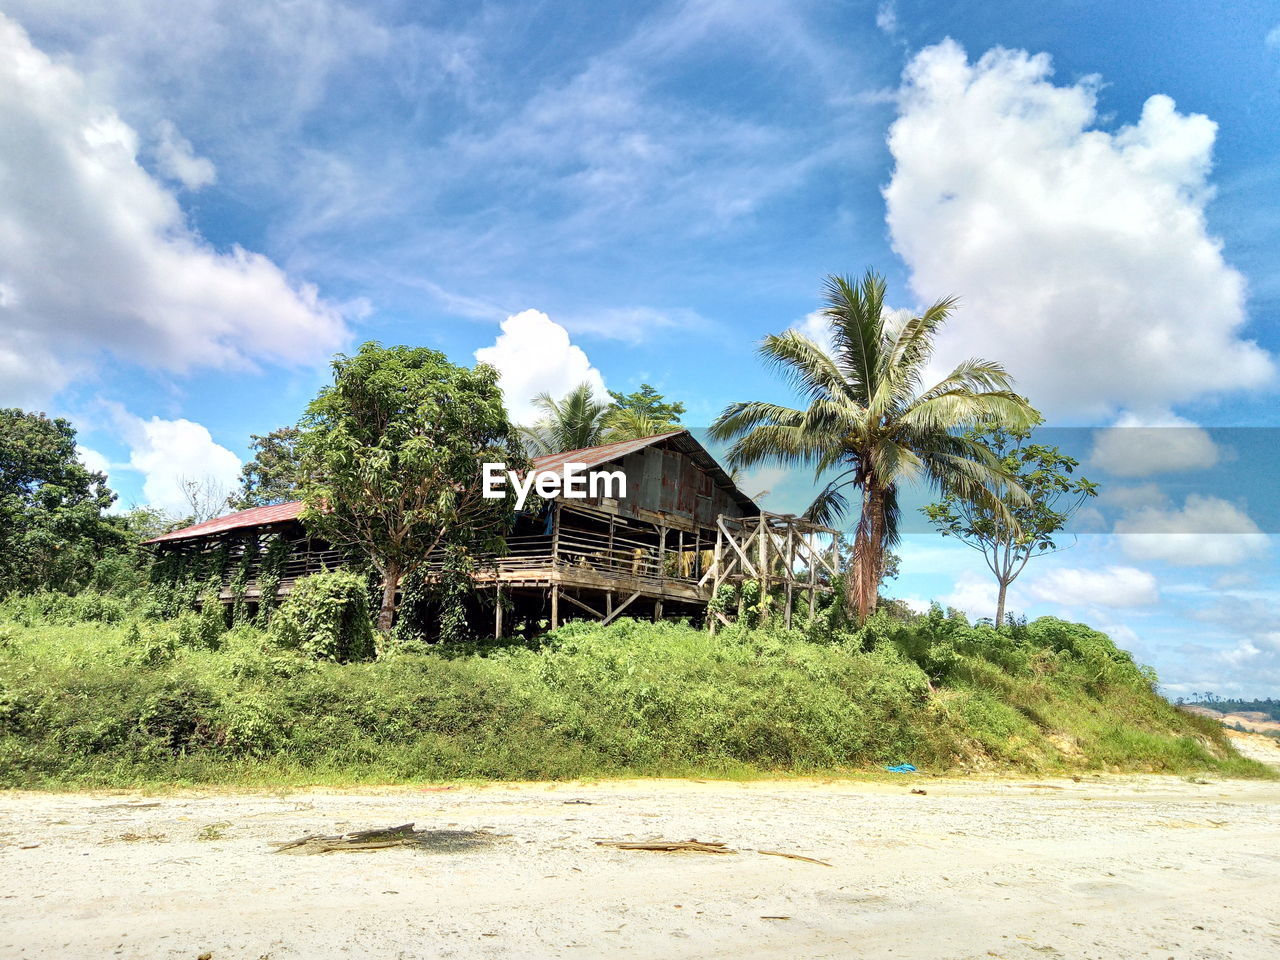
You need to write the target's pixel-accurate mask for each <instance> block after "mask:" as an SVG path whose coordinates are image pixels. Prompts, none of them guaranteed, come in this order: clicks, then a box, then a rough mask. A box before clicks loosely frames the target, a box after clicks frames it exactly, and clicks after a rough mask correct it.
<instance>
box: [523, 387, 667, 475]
mask: <svg viewBox="0 0 1280 960" xmlns="http://www.w3.org/2000/svg"><path fill="white" fill-rule="evenodd" d="M609 396H610V398H611V402H606V401H604V400H601V399H600V398H598V397H597V396H596V395H595V392H594V390H593V388H592V386H591V384H590V383H580V384H578V385H577V386H576V387H574V388H573V389H572V390H570V391H569V392H568V393H566V394H565V395H564V396H563V397H560V398H559V399H557V398H555V397H553V396H551V394H549V393H541V394H539V395H538V396H536V397H534V399H533V404H534V406H535V407H537V409H538V412H539V414H540V416H539V418H538V422H537V423H535V424H534V425H533V426H532V427H525V428H523V429H522V430H521V436H522V437H523V439H524V443H525V446H526V447H527V448H528V450H529V452H530V454H531V455H533V456H535V457H541V456H545V455H546V454H549V453H560V452H562V451H564V450H581V449H582V448H584V447H594V446H598V445H599V444H602V443H614V442H616V441H619V440H638V439H640V438H641V437H653V436H656V435H658V434H660V433H667V432H669V431H672V430H678V429H679V428H680V417H681V415H683V414H684V404H683V403H669V402H667V399H666V397H664V396H663V395H662V394H661V393H659V392H658V391H657V390H655V389H654V388H653V387H652V386H650V385H649V384H647V383H643V384H641V385H640V389H639V390H637V391H635V392H634V393H629V394H624V393H619V392H617V391H616V390H610V391H609Z"/></svg>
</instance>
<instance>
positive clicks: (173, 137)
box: [155, 120, 218, 190]
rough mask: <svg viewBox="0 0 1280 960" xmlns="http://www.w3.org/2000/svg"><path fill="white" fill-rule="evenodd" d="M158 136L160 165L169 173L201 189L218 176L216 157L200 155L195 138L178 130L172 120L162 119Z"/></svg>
mask: <svg viewBox="0 0 1280 960" xmlns="http://www.w3.org/2000/svg"><path fill="white" fill-rule="evenodd" d="M156 136H157V142H156V146H155V154H156V166H158V167H159V168H160V172H161V173H163V174H164V175H165V176H166V177H169V178H170V179H173V180H177V181H178V182H179V183H181V184H182V185H183V186H184V187H186V188H187V189H188V190H199V189H200V188H201V187H207V186H208V185H209V184H211V183H213V182H214V181H215V180H217V179H218V173H217V170H216V169H215V168H214V166H213V161H212V160H209V159H208V158H207V157H201V156H197V155H196V151H195V148H194V147H193V146H191V141H190V140H188V139H187V138H186V137H184V136H182V134H180V133H178V128H177V127H175V126H174V125H173V123H172V121H169V120H162V121H160V123H159V124H158V125H157V128H156Z"/></svg>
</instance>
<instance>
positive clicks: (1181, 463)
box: [1089, 411, 1219, 477]
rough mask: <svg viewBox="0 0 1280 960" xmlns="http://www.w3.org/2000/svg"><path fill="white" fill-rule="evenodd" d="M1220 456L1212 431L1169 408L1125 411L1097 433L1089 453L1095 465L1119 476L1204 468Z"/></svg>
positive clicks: (1138, 475)
mask: <svg viewBox="0 0 1280 960" xmlns="http://www.w3.org/2000/svg"><path fill="white" fill-rule="evenodd" d="M1218 458H1219V452H1218V448H1217V446H1216V445H1215V444H1214V442H1213V438H1212V437H1210V436H1209V433H1208V431H1206V430H1205V429H1204V428H1203V427H1199V426H1196V424H1194V423H1192V422H1191V421H1190V420H1186V419H1184V418H1182V417H1179V416H1176V415H1174V414H1172V413H1170V412H1168V411H1159V412H1156V413H1154V414H1149V415H1147V416H1139V415H1138V414H1134V413H1125V414H1124V415H1122V416H1121V417H1120V418H1119V419H1118V420H1116V422H1115V423H1114V424H1113V425H1112V426H1111V427H1108V428H1105V429H1102V430H1098V431H1096V432H1095V433H1094V435H1093V452H1092V453H1091V454H1090V455H1089V460H1090V462H1091V463H1092V464H1094V465H1095V466H1098V467H1100V468H1102V469H1103V470H1106V471H1107V472H1108V473H1111V474H1114V475H1115V476H1117V477H1149V476H1151V475H1152V474H1156V473H1176V472H1179V471H1182V470H1201V469H1205V468H1207V467H1212V466H1213V465H1214V464H1216V463H1217V462H1218Z"/></svg>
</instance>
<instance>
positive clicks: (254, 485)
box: [227, 427, 302, 510]
mask: <svg viewBox="0 0 1280 960" xmlns="http://www.w3.org/2000/svg"><path fill="white" fill-rule="evenodd" d="M300 435H301V431H300V430H299V429H298V428H297V427H280V428H279V429H276V430H272V431H271V432H270V433H267V434H261V435H260V434H256V433H255V434H251V435H250V443H249V445H250V446H251V447H252V448H253V459H251V460H250V461H249V462H248V463H246V464H245V465H244V466H243V467H242V468H241V470H240V489H239V490H238V491H236V492H235V493H233V494H232V495H231V496H230V497H228V498H227V504H228V506H230V507H231V509H233V510H248V509H250V508H251V507H269V506H272V505H274V504H277V503H288V502H289V501H290V500H297V499H298V485H299V480H300V474H301V469H302V465H301V462H300V458H299V454H298V437H299V436H300Z"/></svg>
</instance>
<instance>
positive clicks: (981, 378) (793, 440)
mask: <svg viewBox="0 0 1280 960" xmlns="http://www.w3.org/2000/svg"><path fill="white" fill-rule="evenodd" d="M884 297H885V281H884V278H883V277H881V276H878V275H877V274H875V273H873V272H871V271H868V272H867V274H866V275H865V276H864V277H863V278H862V279H861V280H860V281H854V280H852V279H851V278H848V277H836V276H831V277H828V278H827V281H826V294H825V297H824V302H825V305H824V308H823V310H822V315H823V317H824V318H825V319H826V320H827V324H828V327H827V329H828V333H829V335H830V340H831V342H830V349H828V348H827V347H826V346H824V345H820V344H818V343H815V342H814V341H813V340H811V339H809V338H808V337H806V336H805V335H804V334H802V333H799V332H797V331H795V330H788V331H787V332H785V333H781V334H776V335H772V336H768V337H765V338H764V340H763V341H762V343H761V344H760V355H761V357H762V358H763V359H764V360H765V362H766V363H768V364H769V365H770V366H771V367H773V368H775V369H777V370H778V371H779V372H780V373H782V374H783V375H784V376H785V377H786V378H787V379H788V380H789V381H790V383H791V384H792V386H794V387H795V388H796V390H797V391H798V392H799V393H800V394H801V395H802V397H803V398H804V400H805V401H807V403H808V406H807V407H806V408H805V409H803V410H801V409H793V408H791V407H784V406H779V405H778V404H774V403H761V402H745V403H734V404H730V405H729V406H728V407H726V408H725V410H724V412H722V413H721V414H720V416H719V417H718V418H717V419H716V421H715V423H713V424H712V425H711V436H712V438H713V439H716V440H723V441H730V440H731V441H733V446H731V447H730V448H729V464H730V465H731V466H734V467H747V466H754V465H757V464H765V463H776V464H789V465H795V466H805V467H811V468H813V470H814V472H815V475H816V476H817V477H820V478H821V477H823V476H824V475H825V476H826V477H828V478H830V479H829V482H828V483H827V486H826V487H825V489H824V490H823V491H822V492H821V493H819V494H818V497H817V499H815V500H814V502H813V504H812V505H811V506H810V507H809V510H808V515H809V516H810V517H811V518H812V519H814V520H817V521H819V522H822V523H835V522H836V521H837V520H838V519H839V518H841V517H843V515H844V514H845V512H846V511H847V510H848V509H849V507H850V504H849V500H848V495H849V492H850V491H851V490H852V491H856V492H857V493H858V494H859V497H860V499H861V505H860V508H859V512H860V517H859V520H858V524H857V528H856V530H855V532H854V541H853V554H852V566H851V568H850V570H849V571H848V575H847V576H846V578H845V581H846V589H847V601H846V603H847V606H848V610H849V613H850V615H851V616H852V615H855V614H856V616H857V618H858V622H859V623H862V622H864V621H865V620H866V619H867V617H868V616H869V615H870V614H871V613H872V612H873V611H874V610H875V608H876V600H877V596H878V593H879V588H880V581H881V579H882V577H883V576H884V563H885V554H886V553H888V552H889V551H890V550H892V548H893V547H894V546H895V545H896V544H897V542H898V517H899V510H898V490H899V488H900V487H901V486H903V485H904V484H909V483H912V482H922V483H925V484H928V485H929V486H931V487H932V488H934V489H938V490H941V491H942V492H943V493H944V494H946V495H954V496H956V497H958V498H960V499H962V500H964V501H967V502H973V503H978V504H982V505H984V506H985V507H986V508H988V509H991V510H993V511H996V512H997V513H999V512H1001V511H1003V510H1004V509H1005V506H1004V504H1005V502H1006V501H1010V502H1014V503H1025V502H1026V501H1027V500H1028V499H1029V498H1028V496H1027V494H1026V493H1025V492H1024V491H1023V490H1022V488H1021V487H1020V486H1019V485H1018V483H1017V481H1016V480H1015V478H1014V477H1013V476H1011V475H1010V474H1009V472H1008V471H1007V470H1005V468H1004V467H1003V465H1002V464H1001V463H1000V460H999V458H998V457H996V455H995V454H994V453H992V452H991V450H990V449H988V448H987V447H986V446H985V445H984V444H982V443H980V442H978V441H977V440H976V439H974V438H973V436H972V435H970V434H967V433H964V432H963V431H966V430H968V429H970V428H973V427H977V426H980V425H986V424H1000V425H1003V426H1006V427H1009V428H1013V429H1020V428H1022V427H1025V426H1028V425H1029V424H1030V423H1031V422H1032V421H1033V419H1034V417H1035V412H1034V411H1033V410H1032V409H1031V407H1030V406H1028V404H1027V402H1026V400H1024V399H1023V398H1022V397H1020V396H1018V395H1017V394H1015V393H1014V392H1013V391H1012V389H1011V385H1012V382H1013V381H1012V378H1011V377H1010V376H1009V374H1008V373H1006V372H1005V369H1004V367H1003V366H1001V365H1000V364H998V363H994V362H992V361H990V360H976V359H975V360H966V361H965V362H964V363H961V364H960V365H959V366H957V367H956V368H955V369H954V370H952V371H951V372H950V373H949V374H947V375H946V376H945V377H943V378H942V380H940V381H938V382H937V383H935V384H933V385H932V386H929V387H925V386H924V376H925V374H926V373H927V372H928V370H927V368H928V365H929V360H930V357H931V356H932V354H933V342H934V338H935V337H936V336H937V335H938V332H939V331H940V330H941V329H942V326H943V324H945V323H946V321H947V318H948V317H949V316H950V314H951V310H952V308H953V307H954V306H955V299H954V298H948V299H945V300H939V301H938V302H937V303H935V304H934V305H933V306H931V307H929V309H927V310H925V311H924V312H923V313H922V314H921V315H920V316H918V317H906V318H895V317H894V316H893V315H891V314H890V313H887V312H886V310H885V302H884ZM832 474H834V476H833V475H832Z"/></svg>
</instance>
